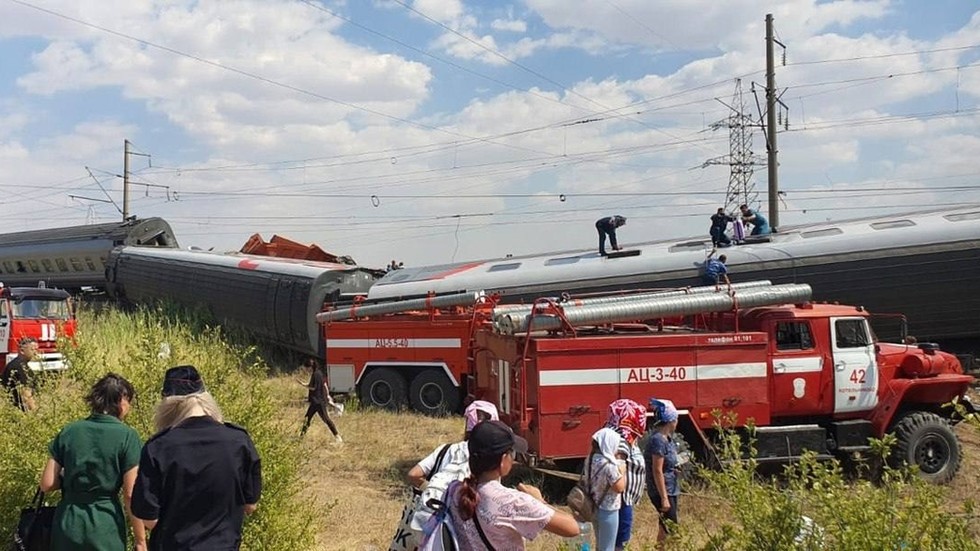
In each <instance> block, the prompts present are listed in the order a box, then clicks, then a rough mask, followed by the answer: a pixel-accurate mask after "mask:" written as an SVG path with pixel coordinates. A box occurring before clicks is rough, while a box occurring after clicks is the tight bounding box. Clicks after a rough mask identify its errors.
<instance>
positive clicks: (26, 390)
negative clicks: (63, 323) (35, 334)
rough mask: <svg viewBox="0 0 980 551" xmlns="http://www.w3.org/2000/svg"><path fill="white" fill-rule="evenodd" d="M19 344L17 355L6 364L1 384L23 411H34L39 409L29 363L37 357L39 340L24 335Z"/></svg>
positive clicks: (0, 379)
mask: <svg viewBox="0 0 980 551" xmlns="http://www.w3.org/2000/svg"><path fill="white" fill-rule="evenodd" d="M17 345H18V354H17V357H16V358H14V359H12V360H10V361H9V362H7V365H6V366H4V368H3V373H2V375H0V386H2V387H3V388H4V389H6V390H7V392H9V393H10V400H11V401H12V402H13V404H14V405H15V406H17V407H18V408H20V410H21V411H25V412H26V411H34V410H35V409H37V402H36V401H35V400H34V388H33V387H32V383H33V382H32V380H31V368H30V366H29V365H28V364H29V363H30V362H31V360H33V359H34V358H35V357H37V341H36V340H34V339H33V338H32V337H23V338H22V339H20V342H18V343H17Z"/></svg>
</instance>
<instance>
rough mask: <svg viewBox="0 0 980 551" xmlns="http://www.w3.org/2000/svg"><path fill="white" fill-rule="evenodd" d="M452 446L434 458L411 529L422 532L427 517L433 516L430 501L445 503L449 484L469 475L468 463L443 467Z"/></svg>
mask: <svg viewBox="0 0 980 551" xmlns="http://www.w3.org/2000/svg"><path fill="white" fill-rule="evenodd" d="M453 445H454V444H448V445H446V446H445V447H443V449H442V450H440V452H439V456H438V457H437V458H436V465H435V467H433V468H432V472H431V473H429V479H428V480H429V483H428V484H427V485H426V487H425V489H424V490H422V495H421V496H420V497H419V499H418V501H416V507H415V514H414V515H413V516H412V529H413V530H415V531H422V529H423V527H424V526H425V524H426V522H428V520H429V517H431V516H432V515H433V514H435V512H436V510H435V509H433V508H432V507H431V506H429V502H430V501H433V500H434V501H435V502H440V503H441V502H445V501H446V500H445V496H446V490H447V489H448V488H449V486H450V484H452V483H453V482H456V481H458V480H462V479H464V478H466V476H467V475H468V474H469V463H468V462H463V463H458V464H457V463H450V464H448V465H445V466H443V463H444V462H445V457H446V455H448V453H447V452H448V451H449V448H450V447H451V446H453Z"/></svg>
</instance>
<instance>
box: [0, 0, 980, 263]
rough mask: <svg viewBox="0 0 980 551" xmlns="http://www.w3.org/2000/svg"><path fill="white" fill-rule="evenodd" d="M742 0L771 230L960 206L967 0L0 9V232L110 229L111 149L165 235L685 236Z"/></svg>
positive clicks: (973, 170)
mask: <svg viewBox="0 0 980 551" xmlns="http://www.w3.org/2000/svg"><path fill="white" fill-rule="evenodd" d="M767 11H771V12H772V13H773V14H774V17H775V27H776V31H777V35H778V37H779V39H780V41H781V42H782V43H783V44H785V45H786V50H785V54H784V52H783V51H782V49H778V50H777V58H778V60H779V62H780V64H779V66H778V67H777V71H776V78H777V85H778V87H779V88H780V90H781V91H782V90H783V89H785V91H783V92H782V99H783V101H784V102H785V104H786V106H787V107H788V111H787V112H785V113H780V121H781V123H782V126H781V128H780V135H779V138H778V144H779V150H780V184H781V186H780V187H781V190H782V191H784V192H785V195H784V200H783V209H784V210H783V212H782V214H781V223H782V225H783V226H788V225H797V224H808V223H814V222H822V221H826V220H828V219H830V220H837V219H845V218H853V217H856V216H865V215H873V214H888V213H896V212H903V211H909V210H913V209H916V208H927V207H928V208H931V207H939V206H948V205H951V204H956V203H960V202H980V183H978V176H980V165H978V163H977V159H978V158H980V126H978V122H980V101H978V100H980V8H978V5H977V3H976V2H972V1H967V0H933V1H930V2H920V1H915V0H904V1H901V0H891V1H889V0H871V1H855V2H847V1H837V2H816V1H813V0H786V1H783V2H763V1H755V0H732V1H725V2H719V1H718V0H684V1H666V0H523V1H513V2H497V1H491V0H480V1H477V0H468V1H462V0H374V1H371V0H347V1H322V2H321V1H316V0H310V1H298V0H194V1H185V0H157V1H148V0H142V1H141V0H71V1H68V0H61V1H54V0H23V1H22V0H0V52H2V54H0V56H2V63H0V232H11V231H19V230H23V229H35V228H47V227H57V226H66V225H76V224H84V223H87V222H89V223H94V222H109V221H114V220H118V219H120V218H121V215H120V214H119V211H118V210H117V208H116V207H115V206H113V205H112V204H110V203H106V202H99V201H94V200H92V199H101V200H106V199H107V196H111V197H112V199H113V200H114V201H115V202H116V203H117V204H119V206H120V207H121V206H122V179H121V178H120V177H119V174H121V173H122V171H123V141H124V140H125V139H129V140H130V141H131V142H132V143H133V149H134V151H135V152H138V153H141V154H145V155H149V157H146V156H133V157H131V164H130V167H131V171H132V180H133V181H134V182H139V183H142V184H152V185H134V186H133V187H132V195H131V197H132V201H131V205H130V209H131V212H132V213H133V214H136V215H138V216H140V217H150V216H160V217H163V218H165V219H166V220H168V221H169V222H170V223H171V225H172V226H173V227H174V230H175V232H176V234H177V237H178V240H179V241H180V243H181V245H182V246H191V245H194V246H200V247H204V248H208V247H215V249H216V250H234V249H237V248H239V247H240V246H241V245H242V243H244V242H245V240H246V239H247V238H248V237H249V235H251V234H252V233H254V232H260V233H261V234H262V235H263V237H265V238H269V237H271V235H272V234H279V235H282V236H286V237H289V238H292V239H295V240H298V241H302V242H315V243H317V244H319V245H320V246H322V247H323V248H325V249H327V250H329V251H332V252H335V253H338V254H348V255H351V256H353V257H354V258H355V259H356V260H357V261H359V262H360V263H361V264H364V265H368V266H381V265H384V264H387V262H388V261H389V260H391V259H392V258H395V259H398V260H401V261H404V262H405V263H406V264H408V265H419V264H434V263H443V262H449V261H451V260H457V261H458V260H466V259H476V258H486V257H495V256H503V255H505V254H508V253H512V254H526V253H533V252H545V251H550V250H561V249H575V248H590V247H594V246H595V243H594V242H595V241H596V234H595V229H594V227H593V223H594V221H595V220H596V219H597V218H599V217H601V216H603V215H609V214H621V215H623V216H626V217H627V218H628V219H629V222H628V224H627V226H626V227H624V228H622V229H621V230H620V240H621V241H622V242H624V243H625V244H627V245H628V244H629V243H630V242H640V241H648V240H651V239H655V238H660V237H685V236H692V235H701V234H706V233H707V226H708V221H707V216H708V215H710V214H711V213H712V212H713V211H714V210H715V208H717V207H718V206H720V205H721V204H723V203H724V200H725V190H726V188H727V185H728V180H729V171H728V167H727V166H707V167H704V168H702V165H703V163H704V162H705V161H706V160H708V159H712V158H719V157H722V156H724V155H726V154H727V153H728V152H729V151H728V148H729V135H728V131H727V129H724V128H722V129H717V130H712V128H711V125H712V123H714V122H716V121H720V120H724V119H725V118H726V117H727V116H728V115H729V113H730V110H729V109H728V107H726V105H725V104H729V105H730V104H731V102H732V98H733V92H734V90H735V82H736V78H738V77H740V78H741V79H742V80H741V82H742V89H743V90H744V92H745V96H744V98H745V101H746V105H747V109H748V112H749V113H750V114H751V115H752V116H753V117H756V118H758V111H757V108H756V96H755V95H753V94H752V92H751V88H752V86H753V85H754V86H755V88H756V89H757V90H759V94H758V100H759V101H760V102H763V101H764V94H763V93H762V91H761V88H762V87H764V84H765V74H764V69H765V41H764V37H765V23H764V19H765V15H766V12H767ZM784 57H785V65H783V58H784ZM753 143H754V151H755V153H756V154H758V155H760V156H762V157H764V156H765V140H764V138H763V135H762V134H761V132H758V131H757V132H756V134H755V135H754V138H753ZM86 167H88V168H89V169H91V171H92V176H90V175H89V174H88V172H87V171H86ZM753 182H754V185H755V188H756V189H757V190H758V191H759V195H758V201H759V202H760V204H761V205H762V206H763V211H765V210H766V209H767V205H768V203H767V201H768V200H767V195H766V187H767V175H766V168H765V167H764V166H760V167H758V168H757V169H756V173H755V176H754V178H753ZM100 185H101V186H102V187H103V188H104V190H105V191H103V190H102V189H100ZM72 196H75V197H74V198H73V197H72ZM79 197H83V198H79Z"/></svg>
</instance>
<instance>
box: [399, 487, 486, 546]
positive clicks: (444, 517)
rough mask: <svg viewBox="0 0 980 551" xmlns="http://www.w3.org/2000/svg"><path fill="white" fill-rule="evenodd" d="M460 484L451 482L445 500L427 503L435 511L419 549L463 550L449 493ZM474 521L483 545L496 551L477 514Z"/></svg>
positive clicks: (428, 521)
mask: <svg viewBox="0 0 980 551" xmlns="http://www.w3.org/2000/svg"><path fill="white" fill-rule="evenodd" d="M459 484H460V482H459V481H458V480H455V481H453V482H451V483H450V484H449V487H448V488H446V491H445V500H438V499H430V500H429V501H428V502H427V503H426V505H427V506H428V507H429V508H430V509H432V511H433V513H432V515H431V516H430V517H429V519H428V520H427V521H426V523H425V527H424V528H423V530H422V532H423V535H422V543H420V544H419V548H418V551H462V549H463V548H462V547H461V546H460V544H459V539H458V538H457V536H456V528H454V527H453V513H452V511H451V510H450V508H449V495H450V493H451V492H453V491H455V490H456V488H457V487H458V486H459ZM473 523H474V524H476V531H477V533H478V534H479V535H480V541H482V542H483V546H484V547H486V548H487V550H488V551H495V549H494V547H493V545H492V544H491V543H490V540H489V539H487V535H486V533H485V532H484V531H483V527H482V526H480V519H478V518H477V517H476V515H473Z"/></svg>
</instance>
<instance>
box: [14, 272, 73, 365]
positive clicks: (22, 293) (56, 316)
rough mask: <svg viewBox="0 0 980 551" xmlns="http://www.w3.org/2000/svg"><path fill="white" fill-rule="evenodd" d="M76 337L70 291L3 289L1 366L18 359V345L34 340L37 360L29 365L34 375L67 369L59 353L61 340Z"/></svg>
mask: <svg viewBox="0 0 980 551" xmlns="http://www.w3.org/2000/svg"><path fill="white" fill-rule="evenodd" d="M74 334H75V315H74V312H73V309H72V304H71V297H70V295H69V294H68V292H67V291H64V290H61V289H48V288H45V287H4V288H2V290H0V366H4V365H6V364H7V362H9V361H10V360H13V359H14V358H16V357H17V355H18V350H19V345H18V343H19V341H20V340H21V339H22V338H24V337H32V338H34V339H35V340H36V341H37V345H38V356H37V358H36V359H35V360H33V361H31V362H30V363H29V364H28V365H29V366H30V368H31V369H32V370H33V371H57V370H62V369H65V368H66V367H67V364H66V363H65V358H64V355H63V354H61V352H59V351H58V346H57V345H58V338H59V337H62V336H64V337H68V338H71V337H73V336H74Z"/></svg>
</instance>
